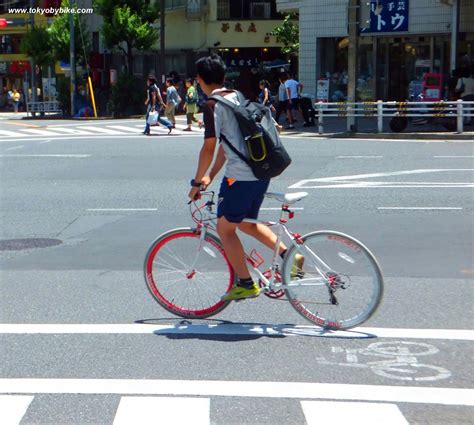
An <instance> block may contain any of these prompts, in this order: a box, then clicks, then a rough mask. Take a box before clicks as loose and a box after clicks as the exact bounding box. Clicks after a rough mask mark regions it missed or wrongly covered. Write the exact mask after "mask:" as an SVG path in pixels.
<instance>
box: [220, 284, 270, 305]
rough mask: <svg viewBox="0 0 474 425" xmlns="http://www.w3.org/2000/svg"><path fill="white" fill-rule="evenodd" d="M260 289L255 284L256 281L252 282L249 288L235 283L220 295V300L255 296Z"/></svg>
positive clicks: (258, 293)
mask: <svg viewBox="0 0 474 425" xmlns="http://www.w3.org/2000/svg"><path fill="white" fill-rule="evenodd" d="M260 292H262V290H261V289H260V288H259V287H258V286H257V284H256V283H254V284H253V286H252V287H251V288H244V287H243V286H238V285H235V286H234V287H233V288H232V289H231V290H230V291H229V292H227V294H225V295H224V296H222V297H221V300H222V301H236V300H244V299H246V298H255V297H258V296H259V295H260Z"/></svg>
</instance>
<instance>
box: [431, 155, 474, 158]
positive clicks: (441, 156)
mask: <svg viewBox="0 0 474 425" xmlns="http://www.w3.org/2000/svg"><path fill="white" fill-rule="evenodd" d="M433 158H474V155H437V156H433Z"/></svg>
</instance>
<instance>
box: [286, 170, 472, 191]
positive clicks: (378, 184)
mask: <svg viewBox="0 0 474 425" xmlns="http://www.w3.org/2000/svg"><path fill="white" fill-rule="evenodd" d="M466 171H474V169H472V168H459V169H458V168H455V169H453V168H447V169H419V170H407V171H394V172H387V173H372V174H356V175H350V176H337V177H323V178H319V179H306V180H300V181H299V182H297V183H295V184H293V185H291V186H289V188H290V189H325V188H329V189H335V188H339V189H348V188H364V189H367V188H430V187H431V188H461V187H474V183H471V182H461V183H458V182H400V181H365V179H372V178H377V177H392V176H403V175H412V174H429V173H444V172H466Z"/></svg>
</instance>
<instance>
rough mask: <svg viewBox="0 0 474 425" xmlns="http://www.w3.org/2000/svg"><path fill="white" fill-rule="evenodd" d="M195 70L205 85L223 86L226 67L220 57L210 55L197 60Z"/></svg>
mask: <svg viewBox="0 0 474 425" xmlns="http://www.w3.org/2000/svg"><path fill="white" fill-rule="evenodd" d="M196 70H197V74H198V75H199V76H200V77H201V78H202V79H203V80H204V82H205V83H206V84H224V80H225V70H226V66H225V64H224V61H223V60H222V58H221V57H220V56H218V55H211V56H206V57H203V58H201V59H199V60H198V61H197V62H196Z"/></svg>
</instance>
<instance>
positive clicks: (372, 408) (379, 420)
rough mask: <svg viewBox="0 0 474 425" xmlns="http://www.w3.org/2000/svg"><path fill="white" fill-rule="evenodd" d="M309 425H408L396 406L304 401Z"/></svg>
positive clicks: (303, 406) (303, 405) (304, 411)
mask: <svg viewBox="0 0 474 425" xmlns="http://www.w3.org/2000/svg"><path fill="white" fill-rule="evenodd" d="M301 407H302V409H303V413H304V416H305V419H306V423H307V424H308V425H347V424H350V423H354V424H364V425H380V424H383V425H408V421H407V420H406V419H405V417H404V416H403V415H402V412H400V409H399V408H398V406H397V405H396V404H388V403H353V402H352V403H351V402H340V401H302V402H301Z"/></svg>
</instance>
